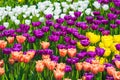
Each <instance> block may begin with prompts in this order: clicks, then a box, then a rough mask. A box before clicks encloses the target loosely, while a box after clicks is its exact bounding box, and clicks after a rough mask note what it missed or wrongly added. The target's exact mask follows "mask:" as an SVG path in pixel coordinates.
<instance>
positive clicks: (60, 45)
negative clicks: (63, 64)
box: [57, 44, 66, 49]
mask: <svg viewBox="0 0 120 80" xmlns="http://www.w3.org/2000/svg"><path fill="white" fill-rule="evenodd" d="M57 48H58V49H66V46H65V45H64V44H58V45H57Z"/></svg>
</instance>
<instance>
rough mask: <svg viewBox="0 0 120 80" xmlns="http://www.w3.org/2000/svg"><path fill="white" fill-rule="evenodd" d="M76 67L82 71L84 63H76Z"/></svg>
mask: <svg viewBox="0 0 120 80" xmlns="http://www.w3.org/2000/svg"><path fill="white" fill-rule="evenodd" d="M75 67H76V69H77V70H78V71H81V70H82V63H76V64H75Z"/></svg>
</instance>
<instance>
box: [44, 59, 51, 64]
mask: <svg viewBox="0 0 120 80" xmlns="http://www.w3.org/2000/svg"><path fill="white" fill-rule="evenodd" d="M50 61H51V59H50V58H48V59H43V63H44V65H45V66H47V63H48V62H50Z"/></svg>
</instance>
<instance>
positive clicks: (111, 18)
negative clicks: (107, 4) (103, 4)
mask: <svg viewBox="0 0 120 80" xmlns="http://www.w3.org/2000/svg"><path fill="white" fill-rule="evenodd" d="M107 16H108V19H109V20H115V19H117V15H116V14H113V13H108V14H107Z"/></svg>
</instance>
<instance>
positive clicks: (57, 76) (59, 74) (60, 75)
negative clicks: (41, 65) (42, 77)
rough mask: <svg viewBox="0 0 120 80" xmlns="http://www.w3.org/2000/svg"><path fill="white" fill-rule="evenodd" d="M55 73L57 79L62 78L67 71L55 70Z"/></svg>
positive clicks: (60, 79)
mask: <svg viewBox="0 0 120 80" xmlns="http://www.w3.org/2000/svg"><path fill="white" fill-rule="evenodd" d="M53 73H54V77H55V79H56V80H62V78H63V76H64V74H65V72H63V71H60V70H54V71H53Z"/></svg>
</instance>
